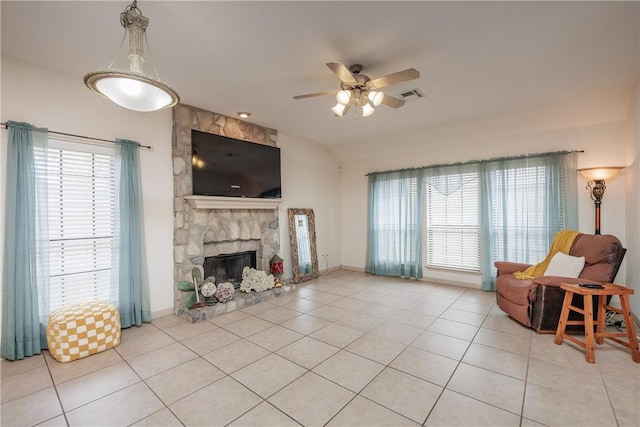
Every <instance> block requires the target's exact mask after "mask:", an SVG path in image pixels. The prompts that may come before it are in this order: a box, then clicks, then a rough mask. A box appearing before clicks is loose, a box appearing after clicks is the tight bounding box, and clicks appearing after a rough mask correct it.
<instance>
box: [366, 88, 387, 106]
mask: <svg viewBox="0 0 640 427" xmlns="http://www.w3.org/2000/svg"><path fill="white" fill-rule="evenodd" d="M368 98H369V101H371V103H372V104H373V106H374V107H377V106H379V105H380V104H382V100H383V99H384V93H382V92H379V91H376V90H372V91H370V92H369V95H368Z"/></svg>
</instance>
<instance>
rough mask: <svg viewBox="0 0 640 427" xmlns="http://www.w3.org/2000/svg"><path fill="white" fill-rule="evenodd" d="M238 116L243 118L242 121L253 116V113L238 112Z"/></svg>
mask: <svg viewBox="0 0 640 427" xmlns="http://www.w3.org/2000/svg"><path fill="white" fill-rule="evenodd" d="M237 114H238V115H239V116H240V118H242V119H246V118H248V117H249V116H250V115H251V113H249V112H248V111H238V113H237Z"/></svg>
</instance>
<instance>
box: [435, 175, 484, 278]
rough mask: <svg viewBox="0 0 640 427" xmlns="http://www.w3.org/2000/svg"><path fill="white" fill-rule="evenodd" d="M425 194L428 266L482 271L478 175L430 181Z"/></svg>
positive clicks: (440, 178)
mask: <svg viewBox="0 0 640 427" xmlns="http://www.w3.org/2000/svg"><path fill="white" fill-rule="evenodd" d="M445 189H446V190H447V191H443V190H445ZM450 189H452V190H453V191H451V192H449V190H450ZM425 191H426V197H425V202H426V213H427V214H426V215H425V222H426V224H425V227H424V229H425V240H426V242H427V244H426V250H427V254H426V255H427V256H426V258H427V262H426V264H427V266H428V267H436V268H450V269H457V270H469V271H479V268H480V247H479V241H478V173H477V172H472V173H452V174H450V175H440V176H433V177H430V178H429V179H428V185H426V186H425Z"/></svg>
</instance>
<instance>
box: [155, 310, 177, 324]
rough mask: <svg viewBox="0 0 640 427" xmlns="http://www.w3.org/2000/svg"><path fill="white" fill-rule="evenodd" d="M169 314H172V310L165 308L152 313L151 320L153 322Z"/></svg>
mask: <svg viewBox="0 0 640 427" xmlns="http://www.w3.org/2000/svg"><path fill="white" fill-rule="evenodd" d="M170 314H173V308H165V309H164V310H158V311H154V312H153V313H151V320H152V321H153V320H156V319H159V318H160V317H164V316H168V315H170Z"/></svg>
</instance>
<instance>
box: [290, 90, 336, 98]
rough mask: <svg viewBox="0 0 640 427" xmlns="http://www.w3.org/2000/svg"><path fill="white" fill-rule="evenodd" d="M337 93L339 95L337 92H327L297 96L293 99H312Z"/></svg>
mask: <svg viewBox="0 0 640 427" xmlns="http://www.w3.org/2000/svg"><path fill="white" fill-rule="evenodd" d="M336 93H338V91H337V90H325V91H324V92H316V93H307V94H306V95H296V96H294V97H293V99H303V98H311V97H314V96H322V95H335V94H336Z"/></svg>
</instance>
